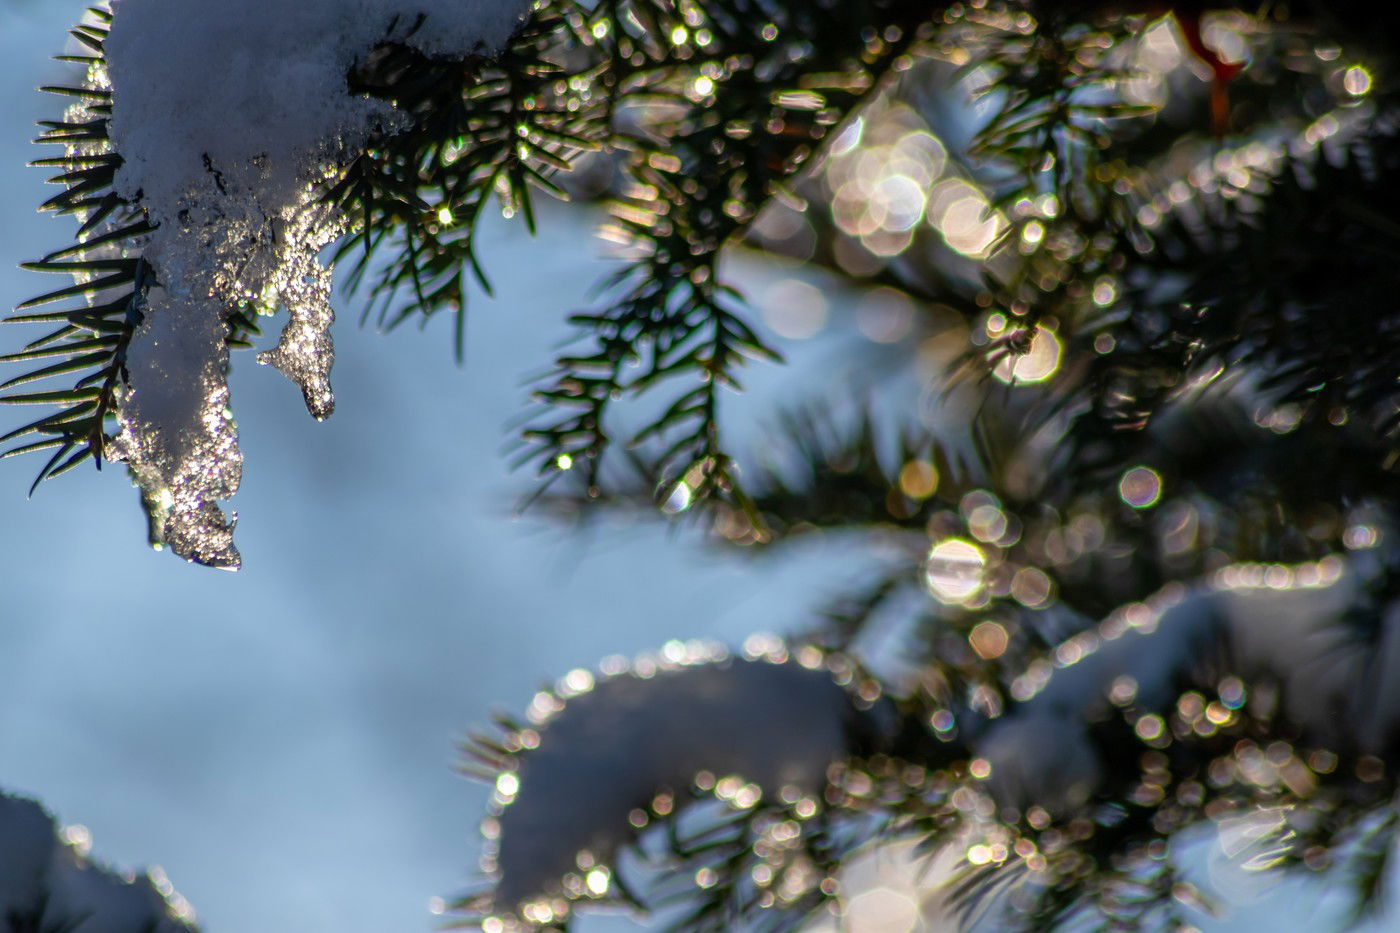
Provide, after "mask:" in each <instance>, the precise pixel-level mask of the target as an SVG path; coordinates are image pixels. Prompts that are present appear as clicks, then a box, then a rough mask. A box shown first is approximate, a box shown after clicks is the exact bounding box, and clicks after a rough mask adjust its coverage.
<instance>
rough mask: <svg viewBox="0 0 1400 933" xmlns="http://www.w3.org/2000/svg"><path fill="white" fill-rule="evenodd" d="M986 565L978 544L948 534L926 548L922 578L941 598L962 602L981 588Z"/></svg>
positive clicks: (939, 598) (933, 592)
mask: <svg viewBox="0 0 1400 933" xmlns="http://www.w3.org/2000/svg"><path fill="white" fill-rule="evenodd" d="M986 569H987V557H986V555H985V554H983V553H982V549H981V548H979V547H978V546H977V545H975V544H973V543H972V542H971V541H965V540H963V539H962V538H948V539H947V540H945V541H940V542H939V543H938V544H936V545H934V546H933V549H932V550H931V551H929V555H928V561H927V562H926V563H925V564H924V579H925V581H926V582H927V584H928V588H929V592H931V593H932V594H933V595H934V597H935V598H936V599H938V600H939V601H940V602H944V603H961V602H964V601H966V600H967V599H969V598H970V597H972V596H974V595H976V594H977V592H978V591H979V590H981V589H982V583H983V577H984V575H985V572H986Z"/></svg>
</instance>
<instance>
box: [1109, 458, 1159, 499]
mask: <svg viewBox="0 0 1400 933" xmlns="http://www.w3.org/2000/svg"><path fill="white" fill-rule="evenodd" d="M1118 495H1120V496H1122V497H1123V501H1124V502H1126V503H1128V505H1131V506H1132V507H1133V508H1135V509H1150V508H1152V507H1153V506H1154V505H1156V504H1157V502H1158V501H1159V500H1160V499H1161V498H1162V477H1161V476H1160V475H1159V474H1158V473H1157V471H1156V470H1153V469H1151V468H1150V467H1145V466H1136V467H1133V468H1132V469H1131V470H1128V471H1127V472H1126V473H1124V474H1123V478H1122V479H1121V480H1119V481H1118Z"/></svg>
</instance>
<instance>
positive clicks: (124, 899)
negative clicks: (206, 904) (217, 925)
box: [0, 794, 193, 933]
mask: <svg viewBox="0 0 1400 933" xmlns="http://www.w3.org/2000/svg"><path fill="white" fill-rule="evenodd" d="M70 839H71V840H72V841H69V840H70ZM87 839H88V835H87V833H86V831H83V830H79V831H77V832H75V833H72V834H69V835H65V836H64V837H60V835H59V834H58V833H57V831H56V828H55V825H54V819H53V817H52V816H50V815H49V814H48V813H47V812H45V810H44V808H43V807H41V806H40V805H39V804H37V803H35V802H34V801H32V800H24V799H20V798H17V797H10V796H7V795H5V794H0V918H5V917H9V918H11V919H12V921H13V918H16V917H18V918H22V919H21V920H20V921H18V925H17V926H16V929H21V928H23V929H28V927H26V926H24V924H23V919H27V918H33V919H34V920H35V921H36V922H37V927H36V928H37V929H43V930H58V929H65V930H66V929H70V926H69V925H70V924H73V925H74V926H81V927H82V928H83V929H88V928H89V927H91V928H93V929H101V930H103V931H108V933H188V931H189V930H190V929H192V927H191V926H190V925H189V923H187V922H186V920H188V919H192V917H193V913H192V911H190V909H189V905H188V904H187V903H186V902H185V901H184V899H183V898H181V897H180V896H179V895H178V894H175V893H174V891H173V890H170V889H169V883H168V882H166V881H165V880H164V875H163V873H161V872H159V871H158V870H156V871H154V872H153V873H152V874H151V875H142V876H140V877H131V878H128V877H122V876H119V875H117V874H115V873H113V872H111V871H109V870H107V869H105V868H103V867H102V866H100V865H98V864H96V863H94V862H93V861H92V860H90V859H89V858H88V857H87V854H86V852H85V851H84V850H85V845H84V843H85V842H86V841H87ZM153 877H155V878H159V879H160V880H161V882H162V888H163V889H164V890H158V889H157V885H156V883H155V882H154V881H153V880H152V878H153Z"/></svg>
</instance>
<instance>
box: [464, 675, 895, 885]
mask: <svg viewBox="0 0 1400 933" xmlns="http://www.w3.org/2000/svg"><path fill="white" fill-rule="evenodd" d="M714 658H715V660H713V661H711V662H708V663H707V662H703V661H699V660H694V659H692V660H688V661H686V662H685V663H684V666H679V667H677V666H675V665H671V667H672V669H671V670H664V669H663V670H660V671H657V670H656V669H655V667H654V666H649V662H646V661H645V660H643V661H642V662H640V663H639V664H637V665H635V666H634V668H633V670H632V671H630V672H627V673H622V674H619V675H616V676H612V677H608V678H606V679H600V680H599V681H598V682H597V684H596V686H591V687H589V688H588V689H587V690H586V691H585V692H582V693H580V694H579V695H577V696H574V697H572V698H570V699H568V700H567V701H564V702H562V703H560V705H561V706H562V709H560V708H557V707H555V706H554V705H553V703H554V702H555V701H554V700H552V699H550V698H549V697H548V696H546V698H545V700H543V701H541V700H540V699H539V698H537V703H536V705H535V706H532V710H531V712H532V716H534V717H536V718H539V717H538V714H539V713H540V712H541V711H543V712H544V713H545V717H544V718H546V719H547V721H545V722H544V723H542V724H541V725H540V726H539V727H538V733H539V740H538V748H536V749H534V750H531V751H528V752H524V753H522V754H521V755H520V757H519V762H520V763H519V767H518V768H517V769H516V770H515V771H513V772H506V774H507V775H509V776H508V777H507V778H506V780H507V781H509V782H510V783H508V784H507V785H506V787H507V789H508V790H510V791H512V792H511V793H508V794H505V795H502V793H501V788H502V785H501V784H500V783H499V782H498V784H497V797H498V800H499V801H500V802H502V803H504V804H506V805H505V806H504V807H503V809H502V811H501V813H500V815H499V816H498V817H496V818H494V825H493V826H492V829H491V832H492V834H495V833H499V839H500V845H499V851H498V853H496V854H495V855H494V863H495V865H494V867H495V868H496V870H497V871H498V873H499V880H498V882H497V884H496V888H495V892H494V904H495V906H496V907H498V908H500V909H504V910H510V909H511V908H514V907H515V906H516V905H519V904H522V903H528V902H530V901H532V900H534V899H537V898H545V897H553V896H557V895H558V894H559V893H560V882H561V880H562V878H563V877H564V875H565V874H567V873H569V872H571V871H577V870H578V864H579V863H578V862H577V861H576V857H577V856H578V854H579V853H580V852H588V853H589V854H590V856H591V857H592V858H593V859H595V860H596V861H597V862H598V863H599V864H602V865H608V864H611V862H612V859H613V856H614V854H615V853H616V852H617V850H619V849H620V848H622V847H623V846H624V845H625V844H627V843H628V842H630V841H631V840H632V839H633V838H634V836H635V834H636V832H637V830H636V829H635V828H634V826H633V825H632V824H630V823H629V814H630V813H631V812H632V811H634V810H638V809H640V810H643V811H647V810H648V809H649V808H650V807H651V804H652V800H653V798H654V797H655V796H656V795H657V793H658V792H660V791H662V790H669V791H672V792H677V793H679V794H680V795H682V800H683V799H684V798H683V795H684V793H685V791H686V790H687V789H688V788H690V787H692V785H693V784H694V783H695V780H696V775H697V774H698V773H699V772H701V771H708V772H710V773H711V774H712V775H714V776H716V777H719V778H722V777H724V776H726V775H735V776H737V777H739V778H741V779H742V780H743V781H745V782H752V783H753V784H755V785H757V786H758V787H759V788H761V789H763V790H764V791H765V792H767V793H770V794H771V793H774V792H776V791H778V790H779V789H780V788H784V787H791V788H795V789H797V790H798V791H799V792H800V793H802V794H807V795H817V794H819V793H820V791H821V789H822V788H823V787H824V786H825V783H826V774H827V769H828V767H829V766H830V765H831V764H832V763H833V762H836V761H839V760H841V759H843V758H845V757H846V756H847V755H848V754H849V752H848V748H849V746H848V740H847V728H848V725H849V724H850V723H851V721H852V720H853V719H854V718H855V717H856V716H857V713H856V711H855V709H854V708H853V706H852V700H851V698H850V696H849V695H848V694H847V692H846V691H845V690H844V689H843V688H842V687H840V686H839V685H838V684H837V683H836V682H835V681H834V680H833V675H832V673H831V672H830V671H827V670H825V669H822V668H817V669H809V668H807V667H804V666H802V665H801V664H798V663H796V662H793V661H787V662H784V663H775V662H773V661H769V660H755V661H738V660H727V659H723V657H722V655H716V656H714ZM580 673H581V672H580ZM571 676H576V675H571ZM569 679H570V678H566V681H565V682H566V683H567V682H568V681H569ZM872 726H873V721H872ZM875 728H876V729H878V726H875ZM678 805H679V802H678Z"/></svg>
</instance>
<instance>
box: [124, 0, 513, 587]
mask: <svg viewBox="0 0 1400 933" xmlns="http://www.w3.org/2000/svg"><path fill="white" fill-rule="evenodd" d="M528 6H529V5H528V2H526V0H298V2H297V3H283V2H281V0H243V2H239V3H232V4H230V3H228V2H227V0H114V3H113V8H112V10H113V21H112V27H111V33H110V35H109V37H108V39H107V41H106V58H107V75H106V79H107V80H109V81H110V85H111V87H112V91H113V105H112V106H113V109H112V118H111V125H110V135H111V140H112V145H113V148H114V149H115V151H116V152H117V153H119V154H120V155H121V156H122V158H123V160H124V161H123V165H122V168H121V170H120V171H119V172H118V175H117V179H116V189H117V191H118V193H120V194H121V195H123V196H124V197H126V198H128V199H130V200H133V201H136V202H139V203H140V205H141V206H142V207H144V208H145V209H146V211H147V213H148V214H149V216H150V218H151V220H152V221H153V222H155V223H156V224H158V225H159V226H158V229H157V230H156V231H155V232H154V233H152V234H151V235H150V238H149V242H148V244H147V248H146V251H145V257H146V259H147V260H148V261H149V262H150V264H151V266H152V268H153V270H154V274H155V278H156V280H157V282H158V283H159V288H158V289H155V290H153V291H152V293H151V294H150V296H149V299H148V301H147V304H146V307H145V309H144V311H145V321H144V323H143V324H142V325H141V327H140V328H139V329H138V331H137V333H136V335H135V336H134V338H133V340H132V344H131V348H130V351H129V354H128V366H127V380H126V384H125V385H124V386H123V387H122V391H121V392H120V397H119V411H118V417H119V420H120V423H121V427H122V430H121V434H120V435H119V437H118V440H117V443H116V444H115V446H114V450H113V456H114V459H120V460H123V461H125V462H126V463H127V464H128V465H129V466H130V467H131V470H132V472H133V474H134V475H135V477H136V479H137V482H138V483H139V484H140V485H141V487H142V491H143V496H144V499H145V501H146V503H147V508H148V511H150V512H151V514H152V528H153V531H154V533H155V534H156V536H157V541H163V542H165V543H168V544H169V545H170V546H171V548H172V549H173V550H174V551H175V553H177V554H179V555H180V556H182V557H185V558H186V559H189V560H195V561H198V562H200V563H207V564H211V565H214V566H220V567H226V568H230V569H236V568H237V567H238V565H239V556H238V551H237V549H236V548H235V547H234V546H233V539H232V531H233V521H232V520H231V519H228V518H226V517H225V516H224V515H223V512H222V511H221V510H220V508H219V506H218V501H219V500H221V499H227V498H229V497H230V496H232V495H233V494H234V493H235V492H236V491H237V489H238V484H239V480H240V476H241V472H242V462H241V457H240V455H239V452H238V445H237V434H236V431H235V428H234V424H233V420H232V417H231V415H230V414H229V412H228V384H227V370H228V353H227V349H226V347H225V346H224V340H225V339H226V337H227V333H228V325H227V323H226V321H227V318H228V316H229V314H230V313H231V312H232V311H233V310H235V309H236V308H239V307H249V306H252V307H261V308H263V309H268V310H270V309H271V307H275V306H276V305H279V304H280V305H283V306H285V307H286V308H287V310H288V314H289V317H290V320H289V321H288V323H287V325H286V327H285V329H284V330H283V332H282V336H281V340H280V341H279V343H278V345H277V346H276V347H275V348H274V349H272V350H270V351H267V352H265V353H263V354H261V355H260V356H259V360H260V361H261V362H264V363H268V364H271V365H273V366H275V367H276V368H277V369H279V370H281V371H282V372H283V373H284V374H286V375H287V376H288V377H289V378H290V379H292V380H293V381H294V382H296V383H297V384H298V386H299V387H300V388H301V390H302V394H303V396H304V398H305V400H306V404H307V408H308V409H309V410H310V412H311V414H312V415H314V416H315V417H316V418H318V419H321V418H325V417H326V416H328V415H329V414H330V413H331V411H332V410H333V408H334V404H335V397H334V394H333V393H332V391H331V385H330V370H331V366H332V364H333V362H334V356H335V351H334V347H333V345H332V342H331V337H330V326H331V323H332V321H333V320H334V313H333V311H332V310H331V306H330V290H331V281H330V271H329V270H327V269H325V268H323V267H322V266H321V265H320V263H319V261H318V255H319V253H320V251H321V250H322V249H323V248H324V247H325V246H326V245H327V244H329V243H331V242H333V241H334V240H335V239H336V238H338V237H339V236H340V235H341V234H342V233H343V232H344V230H345V222H344V220H343V218H341V217H339V216H337V215H336V213H335V212H334V211H333V210H331V209H330V208H327V207H325V206H322V205H319V204H317V203H316V199H317V192H318V191H319V190H320V185H321V184H323V183H325V182H326V181H328V180H332V179H334V178H335V177H336V176H337V174H338V173H339V172H340V171H341V170H343V168H344V167H345V166H346V165H347V164H348V163H349V162H350V161H351V160H352V158H353V157H354V155H355V154H356V153H357V152H359V151H360V150H361V149H362V148H363V146H364V144H365V142H366V140H367V139H368V137H369V135H370V134H371V133H372V132H374V131H376V130H384V129H392V128H393V127H394V126H396V125H398V121H400V120H401V119H402V116H401V115H400V114H398V113H396V112H395V111H394V109H393V107H392V106H391V105H389V104H387V103H385V102H382V101H374V100H370V99H368V98H363V97H361V98H356V97H352V96H351V95H350V94H349V92H348V88H347V82H346V77H347V75H348V74H349V72H350V71H351V70H352V69H353V67H354V66H355V65H356V63H358V62H361V61H363V60H364V59H365V57H366V56H367V55H368V54H369V53H370V52H371V51H372V50H373V49H374V48H375V47H376V46H377V45H380V44H382V43H385V42H398V43H402V44H405V45H408V46H411V47H413V48H416V49H418V50H419V51H421V52H423V53H425V54H428V55H453V56H464V55H468V54H474V53H482V54H489V53H491V52H494V51H495V50H497V49H499V48H500V46H501V45H502V44H503V43H504V42H505V40H506V39H507V38H508V37H509V35H510V33H511V32H512V30H513V29H515V28H516V27H517V26H518V25H519V23H520V21H521V19H522V18H523V16H524V15H525V13H526V12H527V10H528Z"/></svg>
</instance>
